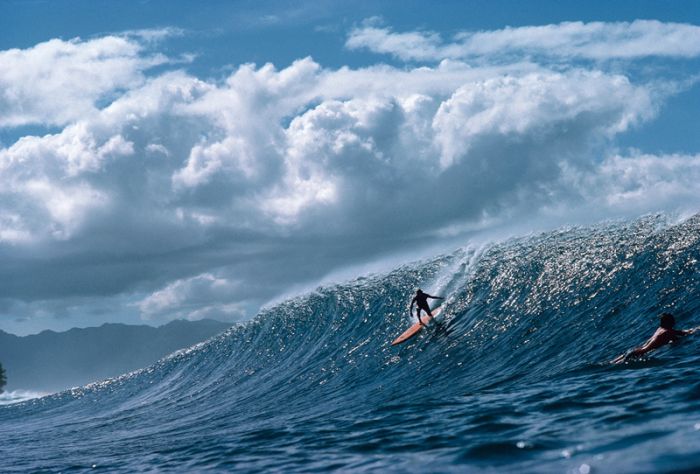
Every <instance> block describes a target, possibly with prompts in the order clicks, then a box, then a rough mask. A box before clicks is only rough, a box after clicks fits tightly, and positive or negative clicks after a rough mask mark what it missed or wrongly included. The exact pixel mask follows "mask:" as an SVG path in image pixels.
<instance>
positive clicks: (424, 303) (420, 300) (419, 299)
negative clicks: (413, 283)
mask: <svg viewBox="0 0 700 474" xmlns="http://www.w3.org/2000/svg"><path fill="white" fill-rule="evenodd" d="M428 298H432V299H434V300H442V299H444V298H442V297H440V296H432V295H429V294H428V293H423V290H421V289H420V288H418V291H416V296H414V297H413V300H411V309H410V311H409V313H412V312H413V304H414V303H415V304H417V305H418V307H417V308H416V316H417V317H418V322H419V323H421V324H423V321H421V320H420V312H421V310H423V311H425V312H426V313H428V316H430V319H432V318H433V313H431V312H430V306H428ZM423 326H425V324H423Z"/></svg>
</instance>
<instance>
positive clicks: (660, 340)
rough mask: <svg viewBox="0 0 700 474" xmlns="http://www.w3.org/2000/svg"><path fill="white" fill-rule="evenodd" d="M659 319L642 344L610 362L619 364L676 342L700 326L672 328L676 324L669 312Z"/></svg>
mask: <svg viewBox="0 0 700 474" xmlns="http://www.w3.org/2000/svg"><path fill="white" fill-rule="evenodd" d="M660 319H661V321H660V322H659V328H658V329H657V330H656V332H655V333H654V335H653V336H651V338H649V340H648V341H647V342H645V343H644V345H642V346H639V347H637V348H635V349H632V350H631V351H628V352H627V353H625V354H622V355H621V356H618V357H616V358H615V359H613V360H612V361H611V362H612V363H613V364H619V363H620V362H625V361H627V360H629V359H634V358H637V357H640V356H642V355H644V354H646V353H647V352H649V351H653V350H654V349H658V348H659V347H661V346H665V345H666V344H670V343H672V342H676V341H677V340H678V338H679V337H683V336H688V335H689V334H693V333H694V332H695V331H697V330H698V329H700V327H697V328H693V329H687V330H685V331H681V330H678V329H673V326H674V325H675V324H676V318H674V317H673V315H672V314H671V313H663V314H662V315H661V316H660Z"/></svg>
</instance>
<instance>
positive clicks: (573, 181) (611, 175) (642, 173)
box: [565, 153, 700, 213]
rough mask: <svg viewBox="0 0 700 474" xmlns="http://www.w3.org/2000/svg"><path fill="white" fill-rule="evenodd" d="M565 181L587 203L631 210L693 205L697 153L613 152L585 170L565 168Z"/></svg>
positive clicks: (697, 189) (698, 199)
mask: <svg viewBox="0 0 700 474" xmlns="http://www.w3.org/2000/svg"><path fill="white" fill-rule="evenodd" d="M565 180H566V182H567V183H568V184H569V185H570V186H571V187H572V188H574V189H576V190H577V191H578V192H579V193H580V195H581V196H582V197H583V201H582V202H584V203H587V204H588V205H596V204H597V205H599V206H600V207H602V208H605V209H614V210H621V211H627V212H632V213H643V212H650V211H657V210H665V209H669V208H670V209H679V208H684V209H691V210H692V209H697V206H698V205H700V155H697V154H696V155H680V154H670V155H651V154H642V153H634V154H630V155H626V156H623V155H619V154H615V155H612V156H610V157H608V158H606V159H605V160H604V161H603V162H602V163H601V164H600V165H599V166H597V167H596V168H595V169H594V170H591V171H588V172H581V171H580V170H579V171H572V170H568V171H567V172H566V173H565Z"/></svg>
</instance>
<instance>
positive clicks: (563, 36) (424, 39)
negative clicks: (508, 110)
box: [346, 20, 700, 62]
mask: <svg viewBox="0 0 700 474" xmlns="http://www.w3.org/2000/svg"><path fill="white" fill-rule="evenodd" d="M346 46H347V47H348V48H350V49H368V50H370V51H373V52H376V53H382V54H391V55H393V56H396V57H397V58H400V59H403V60H413V61H428V62H435V61H439V60H441V59H447V58H450V59H469V58H477V57H488V56H491V57H492V58H493V57H500V56H507V55H510V54H517V55H530V54H531V55H540V56H550V57H559V58H585V59H594V60H605V59H615V58H623V59H634V58H643V57H650V56H668V57H682V58H690V57H697V56H698V55H700V27H698V26H696V25H690V24H685V23H663V22H660V21H656V20H635V21H633V22H618V23H604V22H590V23H583V22H580V21H577V22H564V23H559V24H556V25H543V26H523V27H507V28H504V29H501V30H495V31H477V32H460V33H458V34H456V35H455V36H454V37H453V38H452V40H451V41H447V42H446V41H444V40H443V39H442V38H441V37H440V35H438V34H437V33H434V32H426V31H411V32H405V33H396V32H394V31H392V30H391V29H390V28H388V27H385V26H382V25H381V24H378V23H377V21H376V20H370V21H369V22H365V24H363V25H362V26H360V27H358V28H355V29H354V30H353V31H352V32H351V33H350V35H349V36H348V39H347V41H346Z"/></svg>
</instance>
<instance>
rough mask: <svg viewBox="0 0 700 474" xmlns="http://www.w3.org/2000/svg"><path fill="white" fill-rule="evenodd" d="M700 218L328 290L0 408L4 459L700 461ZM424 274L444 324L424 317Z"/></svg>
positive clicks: (563, 466)
mask: <svg viewBox="0 0 700 474" xmlns="http://www.w3.org/2000/svg"><path fill="white" fill-rule="evenodd" d="M699 241H700V218H697V217H694V218H691V219H687V220H684V221H682V222H680V223H679V222H670V221H669V219H668V218H666V217H664V216H650V217H645V218H642V219H639V220H635V221H630V222H622V223H620V222H618V223H612V224H604V225H598V226H595V227H588V228H567V229H560V230H558V231H555V232H549V233H545V234H538V235H533V236H528V237H523V238H518V239H511V240H508V241H505V242H500V243H494V244H491V245H487V246H483V247H480V248H478V249H476V248H472V247H465V248H464V249H460V250H457V251H455V252H454V253H452V254H449V255H442V256H438V257H435V258H434V259H432V260H429V261H424V262H420V263H416V264H412V265H406V266H403V267H400V268H397V269H395V270H394V271H392V272H390V273H387V274H384V275H380V276H375V277H370V278H360V279H357V280H355V281H352V282H348V283H345V284H341V285H337V286H330V287H324V288H319V289H318V290H317V291H316V292H314V293H312V294H308V295H305V296H302V297H299V298H296V299H293V300H290V301H287V302H285V303H282V304H279V305H277V306H275V307H272V308H269V309H267V310H265V311H263V312H262V313H261V314H260V315H259V316H258V317H257V318H256V319H255V320H253V321H250V322H248V323H245V324H241V325H239V326H236V327H233V328H231V329H230V330H229V331H227V332H226V333H224V334H222V335H221V336H219V337H216V338H214V339H212V340H210V341H207V342H205V343H202V344H200V345H198V346H195V347H193V348H191V349H188V350H185V351H181V352H179V353H176V354H175V355H173V356H171V357H169V358H166V359H164V360H162V361H160V362H158V363H157V364H155V365H153V366H151V367H149V368H146V369H144V370H141V371H138V372H135V373H132V374H129V375H125V376H123V377H120V378H117V379H114V380H109V381H105V382H102V383H98V384H93V385H91V386H88V387H84V388H80V389H74V390H72V391H67V392H63V393H60V394H55V395H51V396H48V397H43V398H39V399H34V400H30V401H25V402H22V403H17V404H11V405H2V406H0V427H1V429H0V445H1V446H2V457H0V471H2V472H30V471H43V472H80V471H83V470H85V471H87V470H90V471H93V470H98V471H99V470H103V471H105V472H107V471H109V472H153V471H156V472H170V471H173V472H185V471H188V472H189V471H195V472H197V471H214V472H218V471H250V472H256V471H258V472H263V471H286V472H315V471H330V470H343V471H376V472H392V471H394V472H428V471H430V472H577V473H587V472H615V473H618V472H664V471H674V472H679V471H680V472H683V471H687V472H698V471H700V368H699V367H700V356H699V355H698V353H699V349H700V336H695V338H693V337H690V338H688V339H687V340H685V341H683V342H681V343H679V344H675V345H673V346H669V347H665V348H662V349H660V350H658V351H656V352H655V353H653V355H652V356H651V357H649V358H647V359H645V360H641V361H637V362H633V363H629V364H625V365H617V366H614V365H610V364H608V363H606V361H608V360H610V359H612V358H613V357H615V356H616V355H618V354H620V353H622V352H624V351H625V350H627V349H629V348H631V347H633V346H635V345H639V344H641V343H642V342H644V340H646V339H647V338H648V337H649V336H650V335H651V334H652V333H653V331H654V329H655V327H656V324H657V320H656V316H657V315H658V313H660V312H661V311H668V310H670V311H673V312H674V313H675V314H676V318H677V320H678V326H679V327H681V328H682V327H691V326H697V325H700V315H699V314H698V306H699V304H700V299H699V298H698V295H699V294H700V293H699V290H700V287H699V285H698V277H697V276H698V270H699V269H700V264H699V263H698V260H699V259H700V242H699ZM419 286H420V287H422V288H423V289H424V290H426V291H428V292H429V293H431V294H440V295H444V296H446V297H447V299H446V301H445V307H444V308H445V309H444V310H443V319H442V323H441V324H440V325H439V326H436V327H433V328H431V329H429V330H427V331H424V332H423V333H421V335H420V336H419V337H417V338H415V339H413V340H412V341H410V342H408V343H406V344H403V345H400V346H396V347H391V346H390V342H391V340H393V339H394V338H395V337H396V336H397V335H398V334H400V333H401V332H403V330H404V329H406V327H407V326H408V325H410V324H411V323H412V321H411V320H410V319H409V316H408V314H407V311H406V307H407V304H408V303H409V302H410V300H411V297H412V294H413V292H414V291H415V289H416V288H417V287H419Z"/></svg>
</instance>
